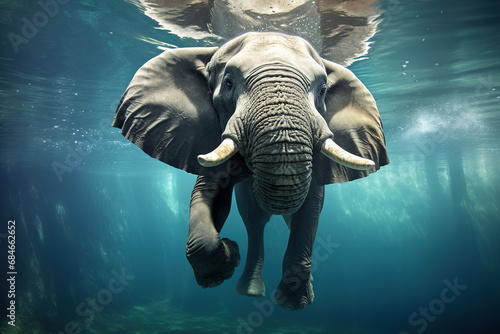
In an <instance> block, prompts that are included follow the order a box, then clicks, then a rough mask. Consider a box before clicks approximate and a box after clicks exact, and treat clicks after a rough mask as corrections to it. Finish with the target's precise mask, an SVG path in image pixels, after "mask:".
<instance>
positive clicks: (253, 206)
mask: <svg viewBox="0 0 500 334" xmlns="http://www.w3.org/2000/svg"><path fill="white" fill-rule="evenodd" d="M235 193H236V203H237V204H238V210H239V212H240V215H241V217H242V219H243V222H244V223H245V227H246V230H247V234H248V253H247V261H246V263H245V269H244V270H243V274H242V275H241V278H240V279H239V281H238V284H237V285H236V291H237V292H238V294H240V295H245V296H250V297H263V296H264V295H265V294H266V287H265V285H264V280H263V278H262V267H263V265H264V227H265V225H266V223H267V222H268V221H269V219H270V218H271V215H270V214H268V213H266V212H264V211H263V210H262V209H261V208H260V207H259V205H258V204H257V202H256V200H255V197H254V195H253V190H252V181H244V182H241V183H238V184H237V185H236V189H235Z"/></svg>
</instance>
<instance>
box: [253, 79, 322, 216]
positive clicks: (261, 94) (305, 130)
mask: <svg viewBox="0 0 500 334" xmlns="http://www.w3.org/2000/svg"><path fill="white" fill-rule="evenodd" d="M300 79H301V78H300V77H297V78H295V80H291V79H290V78H283V77H282V76H264V77H261V78H260V80H258V81H255V82H251V83H250V85H251V87H250V88H251V89H250V92H251V94H250V96H249V105H248V106H247V108H248V109H247V114H246V115H247V118H246V119H245V135H246V136H245V139H246V143H245V146H246V159H247V162H248V164H249V166H250V168H251V169H252V172H253V176H254V183H253V188H254V194H255V197H256V200H257V202H258V204H259V205H260V206H261V208H262V209H264V210H265V211H268V212H270V213H272V214H292V213H293V212H295V211H297V210H298V209H299V208H300V207H301V205H302V203H303V202H304V200H305V198H306V196H307V193H308V190H309V185H310V183H311V178H312V159H313V147H314V146H313V130H312V128H311V124H313V122H311V119H310V117H311V115H312V113H311V112H310V110H309V109H310V108H311V106H309V104H308V102H307V94H306V92H305V85H304V84H303V83H302V81H301V80H300Z"/></svg>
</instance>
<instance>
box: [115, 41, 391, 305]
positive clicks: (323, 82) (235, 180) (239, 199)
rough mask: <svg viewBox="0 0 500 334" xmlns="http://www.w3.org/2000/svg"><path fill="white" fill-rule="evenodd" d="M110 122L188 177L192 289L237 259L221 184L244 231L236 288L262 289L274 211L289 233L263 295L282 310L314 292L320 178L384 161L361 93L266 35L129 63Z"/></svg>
mask: <svg viewBox="0 0 500 334" xmlns="http://www.w3.org/2000/svg"><path fill="white" fill-rule="evenodd" d="M113 126H115V127H117V128H120V129H121V133H122V134H123V135H124V136H125V137H126V138H127V139H129V140H130V141H131V142H133V143H134V144H135V145H137V146H138V147H139V148H141V149H142V150H143V151H144V152H146V153H147V154H149V155H150V156H151V157H153V158H156V159H158V160H160V161H163V162H164V163H166V164H168V165H171V166H173V167H176V168H178V169H181V170H184V171H187V172H189V173H193V174H196V175H197V179H196V182H195V185H194V188H193V191H192V196H191V203H190V213H189V232H188V240H187V247H186V256H187V259H188V261H189V263H190V264H191V266H192V268H193V270H194V275H195V278H196V281H197V283H198V284H199V285H200V286H202V287H204V288H206V287H215V286H217V285H219V284H221V283H222V282H223V281H225V280H227V279H229V278H231V276H232V275H233V273H234V270H235V267H237V266H238V265H239V262H240V255H239V248H238V245H237V243H236V242H234V241H232V240H230V239H228V238H221V237H220V233H221V230H222V227H223V225H224V223H225V221H226V219H227V217H228V214H229V212H230V207H231V200H232V194H233V190H234V193H235V197H236V203H237V208H238V211H239V214H240V216H241V217H242V220H243V222H244V224H245V227H246V230H247V234H248V253H247V260H246V264H245V268H244V270H243V273H242V276H241V278H240V279H239V281H238V282H237V287H236V289H237V292H238V293H239V294H241V295H247V296H253V297H262V296H264V295H265V286H264V281H263V273H262V271H263V270H262V268H263V261H264V242H263V235H264V227H265V225H266V223H267V222H268V221H269V220H270V218H271V216H272V215H282V216H283V217H284V220H285V221H286V223H287V224H288V226H289V229H290V236H289V242H288V246H287V249H286V253H285V255H284V259H283V268H282V270H283V272H282V279H281V281H280V282H279V285H278V287H277V289H276V292H275V294H274V298H275V301H276V303H277V304H278V305H280V306H281V307H283V308H284V309H286V310H298V309H302V308H304V307H306V306H307V305H309V304H311V303H312V302H313V300H314V292H313V288H312V283H311V281H312V276H311V263H312V262H311V261H312V258H311V254H312V250H313V243H314V239H315V235H316V230H317V226H318V221H319V217H320V213H321V210H322V207H323V202H324V193H325V191H324V187H325V185H326V184H330V183H342V182H347V181H351V180H355V179H358V178H361V177H365V176H367V175H369V174H370V173H372V172H375V171H377V170H378V169H379V168H380V166H383V165H386V164H388V163H389V158H388V155H387V151H386V146H385V137H384V132H383V127H382V122H381V119H380V115H379V112H378V109H377V105H376V102H375V100H374V98H373V96H372V95H371V93H370V92H369V91H368V89H367V88H366V87H365V86H364V85H363V84H362V83H361V81H360V80H359V79H358V78H357V77H356V76H355V75H354V74H353V73H352V72H351V71H350V70H348V69H346V68H344V67H343V66H341V65H339V64H336V63H333V62H331V61H329V60H326V59H323V58H321V57H320V56H319V55H318V53H317V52H316V51H315V50H314V49H313V47H312V46H311V45H310V44H309V43H308V42H307V41H306V40H304V39H302V38H301V37H297V36H292V35H287V34H282V33H276V32H249V33H245V34H242V35H240V36H237V37H235V38H234V39H231V40H229V41H228V42H226V43H225V44H223V45H222V46H221V47H193V48H179V49H171V50H166V51H164V52H163V53H161V54H160V55H158V56H156V57H155V58H153V59H151V60H149V61H148V62H147V63H146V64H144V65H143V66H142V67H141V68H140V69H139V70H138V71H137V73H136V74H135V76H134V77H133V79H132V81H131V82H130V84H129V86H128V87H127V89H126V91H125V93H124V95H123V96H122V99H121V101H120V103H119V105H118V107H117V110H116V114H115V118H114V121H113Z"/></svg>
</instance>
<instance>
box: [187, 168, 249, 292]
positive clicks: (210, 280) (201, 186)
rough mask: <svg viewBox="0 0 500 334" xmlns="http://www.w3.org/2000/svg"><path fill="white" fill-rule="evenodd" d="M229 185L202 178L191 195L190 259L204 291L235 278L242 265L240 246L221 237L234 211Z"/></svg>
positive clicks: (188, 253) (188, 249) (188, 244)
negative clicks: (222, 230)
mask: <svg viewBox="0 0 500 334" xmlns="http://www.w3.org/2000/svg"><path fill="white" fill-rule="evenodd" d="M228 184H229V183H228V182H216V181H215V180H213V179H211V178H208V177H203V176H199V177H198V178H197V179H196V184H195V186H194V189H193V193H192V195H191V208H190V211H189V235H188V242H187V247H186V255H187V258H188V261H189V263H190V264H191V266H192V267H193V270H194V274H195V277H196V281H197V282H198V284H199V285H200V286H202V287H203V288H207V287H215V286H217V285H219V284H221V283H222V282H224V280H226V279H229V278H231V276H232V275H233V273H234V268H235V267H237V266H238V265H239V263H240V253H239V249H238V245H237V244H236V242H234V241H231V240H229V239H227V238H224V239H221V238H220V237H219V232H220V230H221V229H222V226H223V225H224V222H225V221H226V219H227V216H228V214H229V210H230V208H231V196H232V189H233V187H232V185H228Z"/></svg>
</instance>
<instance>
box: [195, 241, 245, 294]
mask: <svg viewBox="0 0 500 334" xmlns="http://www.w3.org/2000/svg"><path fill="white" fill-rule="evenodd" d="M207 248H209V247H203V246H201V247H198V248H196V249H195V250H194V251H192V250H190V249H189V247H188V252H187V258H188V260H189V263H190V264H191V266H192V267H193V270H194V275H195V277H196V282H197V283H198V285H200V286H201V287H203V288H213V287H216V286H217V285H219V284H221V283H222V282H224V280H227V279H229V278H231V276H233V274H234V268H235V267H237V266H238V265H239V264H240V251H239V248H238V244H237V243H236V242H234V241H231V240H229V239H227V238H224V239H222V240H220V239H219V240H218V243H217V245H216V246H215V247H211V248H212V249H210V250H207Z"/></svg>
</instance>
